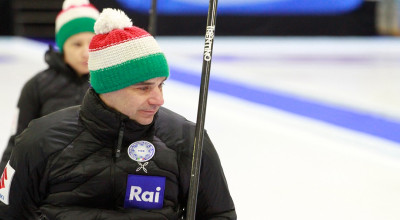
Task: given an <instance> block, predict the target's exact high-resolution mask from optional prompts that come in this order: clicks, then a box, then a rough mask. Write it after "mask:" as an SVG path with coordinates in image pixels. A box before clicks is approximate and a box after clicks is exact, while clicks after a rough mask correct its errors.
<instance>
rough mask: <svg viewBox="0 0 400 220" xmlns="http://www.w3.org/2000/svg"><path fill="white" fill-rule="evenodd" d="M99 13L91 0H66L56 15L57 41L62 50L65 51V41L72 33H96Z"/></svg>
mask: <svg viewBox="0 0 400 220" xmlns="http://www.w3.org/2000/svg"><path fill="white" fill-rule="evenodd" d="M99 14H100V13H99V11H98V10H97V9H96V7H95V6H94V5H92V4H90V2H89V0H65V1H64V3H63V6H62V10H61V11H60V12H59V13H58V15H57V17H56V43H57V46H58V49H59V50H60V52H63V46H64V43H65V41H66V40H67V39H68V38H69V37H71V36H72V35H75V34H78V33H81V32H92V33H94V29H93V27H94V23H95V22H96V19H97V18H98V17H99Z"/></svg>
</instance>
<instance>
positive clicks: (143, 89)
mask: <svg viewBox="0 0 400 220" xmlns="http://www.w3.org/2000/svg"><path fill="white" fill-rule="evenodd" d="M138 89H139V90H142V91H146V90H148V89H149V87H147V86H145V87H139V88H138Z"/></svg>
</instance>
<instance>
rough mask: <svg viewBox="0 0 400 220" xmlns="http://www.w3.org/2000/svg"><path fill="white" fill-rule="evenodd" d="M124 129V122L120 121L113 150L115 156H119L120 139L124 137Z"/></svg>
mask: <svg viewBox="0 0 400 220" xmlns="http://www.w3.org/2000/svg"><path fill="white" fill-rule="evenodd" d="M124 131H125V123H124V122H121V127H120V128H119V133H118V142H117V149H116V150H115V158H118V157H120V156H121V148H122V139H123V138H124Z"/></svg>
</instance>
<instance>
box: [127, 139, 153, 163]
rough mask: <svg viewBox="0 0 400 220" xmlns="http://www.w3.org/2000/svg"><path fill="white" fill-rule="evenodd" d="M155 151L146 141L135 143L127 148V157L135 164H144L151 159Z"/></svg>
mask: <svg viewBox="0 0 400 220" xmlns="http://www.w3.org/2000/svg"><path fill="white" fill-rule="evenodd" d="M155 152H156V149H155V148H154V145H153V144H152V143H150V142H148V141H136V142H133V143H132V144H131V145H129V147H128V155H129V157H130V158H131V159H132V160H134V161H137V162H145V161H148V160H150V159H151V158H153V156H154V154H155Z"/></svg>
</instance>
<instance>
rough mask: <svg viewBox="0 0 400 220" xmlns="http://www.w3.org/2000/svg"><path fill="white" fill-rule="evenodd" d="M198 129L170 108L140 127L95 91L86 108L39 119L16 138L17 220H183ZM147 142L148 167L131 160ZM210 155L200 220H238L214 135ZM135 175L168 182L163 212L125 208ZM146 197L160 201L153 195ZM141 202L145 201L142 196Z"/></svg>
mask: <svg viewBox="0 0 400 220" xmlns="http://www.w3.org/2000/svg"><path fill="white" fill-rule="evenodd" d="M194 130H195V125H194V123H192V122H189V121H187V120H186V119H185V118H183V117H182V116H180V115H178V114H176V113H174V112H172V111H170V110H167V109H165V108H161V109H160V110H159V112H158V113H157V115H156V117H155V120H154V121H153V123H152V124H150V125H147V126H144V125H140V124H137V123H136V122H135V121H132V120H130V119H129V118H128V117H127V116H125V115H123V114H121V113H119V112H116V111H115V110H113V109H111V108H109V107H107V106H106V105H105V104H104V103H103V102H102V101H101V100H100V98H99V96H98V95H97V94H96V93H95V92H94V90H93V89H89V90H88V92H87V95H86V96H85V99H84V101H83V104H82V106H76V107H70V108H67V109H64V110H61V111H57V112H55V113H52V114H49V115H47V116H45V117H42V118H40V119H37V120H34V121H32V123H31V124H30V125H29V127H28V128H27V129H26V130H25V131H24V132H23V133H22V134H21V135H20V136H18V137H17V139H16V147H15V149H14V151H13V154H12V156H11V159H10V166H11V167H12V168H14V169H15V174H14V177H13V179H12V184H11V189H10V200H9V201H10V210H9V211H10V215H12V216H14V219H18V220H20V219H39V216H41V217H42V219H46V218H47V219H62V220H77V219H85V220H91V219H98V220H100V219H102V220H103V219H113V220H122V219H126V220H128V219H129V220H134V219H138V220H139V219H140V220H145V219H178V218H179V216H181V214H182V208H183V207H185V206H186V202H187V197H188V189H189V181H190V170H191V160H192V146H193V139H194ZM140 140H145V141H148V142H150V143H152V144H153V145H154V147H155V154H154V157H153V158H151V159H150V160H149V161H147V162H148V164H144V163H139V162H137V161H134V160H133V159H131V158H130V157H129V155H128V151H127V149H128V146H129V145H130V144H131V143H133V142H136V141H140ZM203 148H204V149H203V154H202V155H203V157H202V163H201V164H202V166H201V176H200V184H199V190H198V202H197V209H196V214H197V217H196V219H236V212H235V208H234V204H233V201H232V198H231V196H230V193H229V190H228V186H227V183H226V180H225V177H224V173H223V169H222V167H221V164H220V161H219V158H218V155H217V152H216V151H215V149H214V146H213V144H212V143H211V141H210V139H209V137H208V135H207V134H205V136H204V143H203ZM132 175H133V176H134V177H138V176H140V177H145V178H149V177H162V178H164V177H165V191H164V197H163V198H160V200H162V201H163V206H162V208H161V209H148V210H143V209H139V208H124V199H127V198H128V197H129V191H130V190H132V189H133V188H129V187H127V182H128V181H127V179H128V176H132ZM130 193H131V194H130V195H131V197H132V198H133V197H134V196H132V191H130ZM147 195H148V197H147V200H148V199H149V198H150V199H151V201H150V202H153V201H154V200H153V199H154V198H155V197H154V196H155V194H154V192H147ZM156 195H157V193H156ZM157 196H158V195H157ZM137 198H138V199H139V200H140V198H141V199H142V200H143V201H144V200H146V198H145V197H143V194H142V197H140V196H139V197H137ZM157 198H158V197H157ZM125 205H126V204H125Z"/></svg>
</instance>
